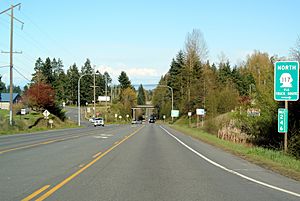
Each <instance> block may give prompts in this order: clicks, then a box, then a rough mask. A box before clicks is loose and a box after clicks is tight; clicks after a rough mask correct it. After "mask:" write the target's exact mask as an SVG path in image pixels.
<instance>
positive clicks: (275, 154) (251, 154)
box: [171, 125, 300, 181]
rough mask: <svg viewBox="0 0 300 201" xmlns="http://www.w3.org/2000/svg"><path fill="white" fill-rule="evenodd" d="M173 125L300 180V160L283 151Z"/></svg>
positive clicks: (200, 138) (191, 134) (179, 129)
mask: <svg viewBox="0 0 300 201" xmlns="http://www.w3.org/2000/svg"><path fill="white" fill-rule="evenodd" d="M171 127H172V128H174V129H176V130H178V131H181V132H182V133H185V134H187V135H189V136H192V137H194V138H196V139H199V140H201V141H204V142H206V143H209V144H211V145H214V146H216V147H219V148H221V149H223V150H225V151H228V152H230V153H233V154H235V155H237V156H239V157H242V158H244V159H246V160H248V161H250V162H253V163H255V164H258V165H260V166H263V167H264V168H267V169H270V170H272V171H274V172H277V173H280V174H282V175H285V176H288V177H290V178H293V179H295V180H298V181H300V160H297V159H296V158H294V157H291V156H288V155H286V154H284V153H283V152H281V151H274V150H269V149H264V148H260V147H249V146H247V145H243V144H236V143H233V142H229V141H225V140H222V139H219V138H217V137H216V136H215V135H212V134H208V133H205V132H203V131H201V130H199V129H196V128H189V127H188V126H186V125H172V126H171Z"/></svg>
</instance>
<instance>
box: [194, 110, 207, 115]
mask: <svg viewBox="0 0 300 201" xmlns="http://www.w3.org/2000/svg"><path fill="white" fill-rule="evenodd" d="M196 114H197V115H205V110H204V109H196Z"/></svg>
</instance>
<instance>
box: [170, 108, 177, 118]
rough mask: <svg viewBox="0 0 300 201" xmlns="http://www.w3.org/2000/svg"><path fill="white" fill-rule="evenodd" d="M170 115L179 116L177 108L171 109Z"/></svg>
mask: <svg viewBox="0 0 300 201" xmlns="http://www.w3.org/2000/svg"><path fill="white" fill-rule="evenodd" d="M171 117H179V110H171Z"/></svg>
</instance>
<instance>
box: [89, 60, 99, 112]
mask: <svg viewBox="0 0 300 201" xmlns="http://www.w3.org/2000/svg"><path fill="white" fill-rule="evenodd" d="M95 68H96V65H94V73H93V74H94V85H93V86H91V87H93V88H94V118H95V117H96V87H98V86H96V73H97V74H99V72H98V71H97V72H95Z"/></svg>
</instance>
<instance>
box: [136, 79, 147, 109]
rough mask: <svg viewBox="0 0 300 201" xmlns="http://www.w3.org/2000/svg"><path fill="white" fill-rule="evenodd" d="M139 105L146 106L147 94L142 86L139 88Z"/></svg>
mask: <svg viewBox="0 0 300 201" xmlns="http://www.w3.org/2000/svg"><path fill="white" fill-rule="evenodd" d="M137 104H138V105H145V104H146V94H145V90H144V87H143V85H142V84H141V85H140V86H139V88H138V96H137Z"/></svg>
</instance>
